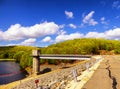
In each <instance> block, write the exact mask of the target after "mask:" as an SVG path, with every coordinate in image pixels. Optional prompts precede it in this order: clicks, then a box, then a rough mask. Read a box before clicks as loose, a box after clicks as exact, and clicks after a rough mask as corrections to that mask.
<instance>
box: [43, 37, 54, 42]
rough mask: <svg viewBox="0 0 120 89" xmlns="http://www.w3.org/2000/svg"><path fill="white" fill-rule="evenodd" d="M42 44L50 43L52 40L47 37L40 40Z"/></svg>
mask: <svg viewBox="0 0 120 89" xmlns="http://www.w3.org/2000/svg"><path fill="white" fill-rule="evenodd" d="M42 42H52V39H51V37H49V36H47V37H45V38H44V39H43V40H42Z"/></svg>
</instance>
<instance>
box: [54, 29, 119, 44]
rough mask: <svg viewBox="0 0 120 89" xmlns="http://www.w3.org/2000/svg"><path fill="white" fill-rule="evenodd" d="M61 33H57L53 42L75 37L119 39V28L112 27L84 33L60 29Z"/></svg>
mask: <svg viewBox="0 0 120 89" xmlns="http://www.w3.org/2000/svg"><path fill="white" fill-rule="evenodd" d="M62 32H63V34H59V35H58V36H57V37H56V39H55V42H61V41H65V40H71V39H76V38H105V39H120V28H114V29H110V30H107V31H104V32H88V33H86V34H82V33H78V32H76V33H71V34H66V33H65V32H64V31H62Z"/></svg>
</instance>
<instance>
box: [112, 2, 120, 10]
mask: <svg viewBox="0 0 120 89" xmlns="http://www.w3.org/2000/svg"><path fill="white" fill-rule="evenodd" d="M112 7H113V8H116V9H120V1H114V2H113V4H112Z"/></svg>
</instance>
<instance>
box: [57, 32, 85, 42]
mask: <svg viewBox="0 0 120 89" xmlns="http://www.w3.org/2000/svg"><path fill="white" fill-rule="evenodd" d="M81 37H83V34H81V33H78V32H76V33H71V34H61V35H58V36H57V37H56V39H55V42H61V41H65V40H70V39H75V38H81Z"/></svg>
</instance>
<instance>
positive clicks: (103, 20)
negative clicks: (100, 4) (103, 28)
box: [100, 17, 108, 25]
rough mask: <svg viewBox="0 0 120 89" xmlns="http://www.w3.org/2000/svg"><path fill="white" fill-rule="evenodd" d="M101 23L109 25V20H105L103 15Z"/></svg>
mask: <svg viewBox="0 0 120 89" xmlns="http://www.w3.org/2000/svg"><path fill="white" fill-rule="evenodd" d="M100 20H101V23H102V24H104V25H108V23H107V21H105V17H101V19H100Z"/></svg>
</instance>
